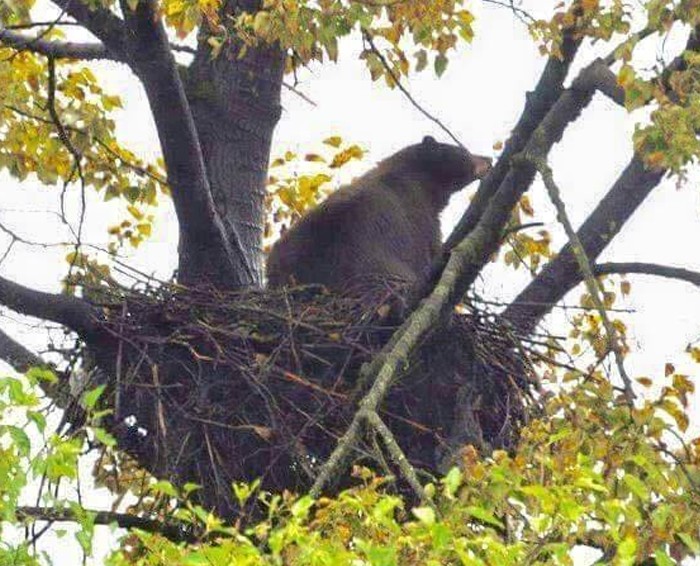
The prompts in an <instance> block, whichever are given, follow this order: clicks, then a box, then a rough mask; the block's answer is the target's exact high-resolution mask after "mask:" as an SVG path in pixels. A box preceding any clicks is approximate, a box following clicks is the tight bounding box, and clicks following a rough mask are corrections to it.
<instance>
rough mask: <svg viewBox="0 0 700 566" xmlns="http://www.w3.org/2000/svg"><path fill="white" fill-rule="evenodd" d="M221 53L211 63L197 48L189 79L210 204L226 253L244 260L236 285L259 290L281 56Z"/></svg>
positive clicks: (204, 49) (270, 50) (266, 50)
mask: <svg viewBox="0 0 700 566" xmlns="http://www.w3.org/2000/svg"><path fill="white" fill-rule="evenodd" d="M238 56H239V48H238V47H237V46H231V47H228V48H226V49H225V50H224V51H223V52H222V53H221V54H220V55H219V56H218V57H217V58H216V59H212V57H211V55H210V48H209V46H208V45H207V44H206V43H200V45H199V48H198V50H197V54H196V56H195V59H194V61H193V63H192V65H191V66H190V68H189V70H188V73H187V95H188V98H189V102H190V106H191V108H192V114H193V116H194V119H195V124H196V127H197V132H198V134H199V140H200V144H201V147H202V152H203V155H204V160H205V163H206V168H207V175H208V177H209V182H210V186H211V191H212V195H213V197H214V202H215V205H216V208H217V211H218V213H219V216H220V217H221V219H222V221H223V223H224V229H225V231H226V234H227V236H228V238H229V241H230V242H231V245H232V247H233V248H234V249H235V250H236V251H238V252H239V253H240V254H241V255H242V257H243V258H244V260H245V265H244V266H243V268H244V269H245V270H246V273H245V274H243V276H244V277H243V278H242V279H246V280H248V281H250V284H251V285H254V286H262V281H263V269H262V257H263V254H262V235H263V227H264V210H263V205H264V198H265V190H266V189H265V187H266V182H267V168H268V164H269V160H270V146H271V142H272V134H273V131H274V128H275V126H276V124H277V122H278V120H279V117H280V113H281V105H280V91H281V86H282V76H283V73H284V58H285V56H284V53H283V52H282V51H281V50H280V49H278V48H276V47H268V46H260V47H256V48H249V49H248V50H247V51H246V54H245V56H244V57H243V58H241V59H239V58H238Z"/></svg>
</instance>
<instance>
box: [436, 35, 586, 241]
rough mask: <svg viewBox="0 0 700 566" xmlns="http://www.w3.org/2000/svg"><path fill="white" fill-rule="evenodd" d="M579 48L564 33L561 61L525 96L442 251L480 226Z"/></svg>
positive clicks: (559, 91) (555, 61)
mask: <svg viewBox="0 0 700 566" xmlns="http://www.w3.org/2000/svg"><path fill="white" fill-rule="evenodd" d="M580 45H581V40H580V39H575V38H574V34H573V33H572V32H569V33H566V34H565V36H564V40H563V42H562V47H561V53H562V57H561V59H559V58H556V57H550V59H549V60H548V61H547V64H546V65H545V68H544V70H543V71H542V75H541V76H540V79H539V81H538V82H537V86H536V87H535V89H534V90H533V91H531V92H529V93H527V95H526V101H525V107H524V108H523V111H522V114H521V115H520V119H519V120H518V123H517V124H516V125H515V128H514V129H513V133H512V134H511V136H510V139H508V141H507V142H506V144H505V147H504V149H503V153H502V154H501V157H500V158H499V159H498V161H497V163H496V164H495V165H494V167H493V169H491V171H490V173H489V174H488V175H487V176H486V177H484V179H483V181H481V184H480V185H479V189H478V190H477V192H476V195H475V196H474V199H473V200H472V201H471V204H470V205H469V208H468V209H467V211H466V213H465V214H464V216H463V217H462V218H461V219H460V221H459V223H458V224H457V226H456V227H455V229H454V230H453V232H452V234H450V236H449V238H448V239H447V242H446V243H445V246H444V249H445V250H447V251H449V250H450V249H452V248H453V247H454V246H455V245H457V244H458V243H459V242H460V241H461V240H462V239H463V238H464V237H465V236H466V235H467V234H468V233H469V232H471V231H472V230H473V229H474V227H475V226H476V224H477V223H478V222H479V219H480V218H481V216H482V215H483V213H484V210H486V206H488V203H489V201H490V200H491V198H492V197H493V196H494V195H495V194H496V191H497V190H498V188H499V187H500V186H501V183H502V182H503V180H504V179H505V177H506V175H507V174H508V171H509V170H510V167H511V163H510V162H511V159H512V158H513V156H515V155H517V154H518V153H520V152H521V151H522V150H523V149H524V148H525V145H526V144H527V142H528V140H529V139H530V136H531V135H532V133H533V132H534V131H535V130H536V129H537V127H538V126H539V125H540V123H541V122H542V120H543V119H544V117H545V116H546V115H547V113H548V112H549V111H550V110H551V109H552V107H553V106H554V104H555V103H556V102H557V100H558V99H559V97H560V95H561V94H562V92H563V86H562V85H563V83H564V80H565V79H566V76H567V74H568V72H569V68H570V67H571V63H572V62H573V60H574V57H575V56H576V53H577V52H578V48H579V46H580Z"/></svg>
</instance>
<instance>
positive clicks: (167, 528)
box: [15, 507, 197, 543]
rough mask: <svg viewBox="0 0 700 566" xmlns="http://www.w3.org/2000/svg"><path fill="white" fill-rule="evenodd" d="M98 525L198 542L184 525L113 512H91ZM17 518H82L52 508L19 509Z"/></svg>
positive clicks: (77, 520) (61, 520)
mask: <svg viewBox="0 0 700 566" xmlns="http://www.w3.org/2000/svg"><path fill="white" fill-rule="evenodd" d="M84 513H89V514H90V515H92V517H93V519H94V522H95V524H97V525H113V524H116V525H118V526H120V527H121V528H123V529H140V530H142V531H147V532H149V533H155V534H161V535H163V536H164V537H166V538H168V539H170V540H172V541H173V542H190V543H191V542H196V541H197V538H196V537H195V536H193V533H192V532H191V531H190V530H188V529H187V526H186V525H184V524H178V523H174V522H173V523H170V522H165V521H159V520H156V519H148V518H146V517H137V516H135V515H127V514H126V513H116V512H112V511H90V510H85V511H84ZM15 514H16V515H17V518H18V519H19V520H20V521H23V522H34V521H47V522H49V523H76V524H79V523H80V517H79V516H78V515H77V514H76V513H75V512H74V511H73V510H72V509H58V508H52V507H18V508H17V510H16V511H15Z"/></svg>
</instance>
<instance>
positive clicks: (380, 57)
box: [362, 29, 464, 148]
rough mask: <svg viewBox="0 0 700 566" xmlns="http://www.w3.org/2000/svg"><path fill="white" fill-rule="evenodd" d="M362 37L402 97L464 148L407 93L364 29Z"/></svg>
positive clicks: (439, 121)
mask: <svg viewBox="0 0 700 566" xmlns="http://www.w3.org/2000/svg"><path fill="white" fill-rule="evenodd" d="M362 37H363V38H364V39H365V41H366V42H367V44H368V45H369V47H370V50H371V51H372V53H374V54H375V55H376V56H377V58H378V59H379V61H380V63H381V64H382V66H383V67H384V69H385V70H386V72H387V73H388V74H389V76H390V77H391V79H392V80H393V81H394V84H396V87H397V88H398V89H399V90H400V91H401V92H402V93H403V95H404V96H405V97H406V98H407V99H408V101H409V102H410V103H411V104H412V105H413V106H414V108H416V110H418V111H419V112H420V113H421V114H423V116H425V117H426V118H427V119H428V120H430V121H431V122H433V123H434V124H436V125H437V126H438V127H439V128H440V129H441V130H442V131H443V132H445V133H446V134H447V135H448V136H450V138H451V139H452V141H454V142H455V143H456V144H457V145H458V146H459V147H462V148H463V147H464V144H462V142H461V141H459V138H458V137H457V136H456V135H454V134H453V133H452V130H450V129H449V128H448V127H447V126H446V125H445V124H444V123H443V122H442V121H441V120H440V119H439V118H437V117H436V116H434V115H433V114H431V113H430V112H428V111H427V110H426V109H425V108H424V107H423V106H422V105H421V104H420V103H419V102H418V101H417V100H416V99H415V98H414V97H413V95H412V94H411V93H410V92H409V90H408V89H407V88H406V87H405V86H404V85H403V83H402V82H401V79H400V77H399V76H398V75H397V74H396V73H395V72H394V70H393V69H392V68H391V65H389V62H388V61H387V60H386V57H384V54H383V53H382V52H381V51H380V50H379V48H377V46H376V45H375V43H374V39H373V38H372V35H371V34H370V33H369V31H367V30H366V29H363V30H362Z"/></svg>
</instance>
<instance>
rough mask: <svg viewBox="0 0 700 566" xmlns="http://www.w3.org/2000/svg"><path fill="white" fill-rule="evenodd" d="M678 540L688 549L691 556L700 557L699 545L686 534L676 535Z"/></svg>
mask: <svg viewBox="0 0 700 566" xmlns="http://www.w3.org/2000/svg"><path fill="white" fill-rule="evenodd" d="M676 536H677V537H678V538H679V540H680V541H681V542H682V543H683V544H684V545H685V546H687V547H688V549H689V550H690V552H692V553H693V556H698V555H700V543H698V541H697V540H695V539H694V538H693V537H691V536H690V535H689V534H687V533H676Z"/></svg>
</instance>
